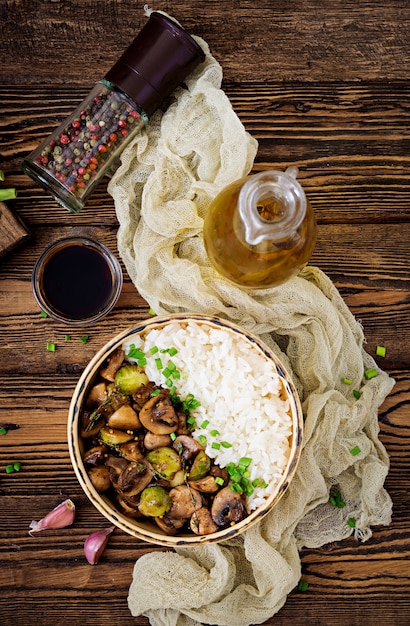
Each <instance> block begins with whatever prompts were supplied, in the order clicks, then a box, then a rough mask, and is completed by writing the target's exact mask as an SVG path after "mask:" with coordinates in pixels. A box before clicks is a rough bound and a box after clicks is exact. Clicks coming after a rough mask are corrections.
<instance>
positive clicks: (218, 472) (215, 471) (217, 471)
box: [209, 465, 229, 487]
mask: <svg viewBox="0 0 410 626" xmlns="http://www.w3.org/2000/svg"><path fill="white" fill-rule="evenodd" d="M209 473H210V474H211V476H214V477H215V478H222V480H223V481H224V484H223V485H221V486H222V487H226V485H227V484H228V483H229V474H228V470H226V469H225V468H224V467H219V465H212V467H211V469H210V470H209Z"/></svg>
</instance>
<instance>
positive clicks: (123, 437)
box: [99, 426, 134, 446]
mask: <svg viewBox="0 0 410 626" xmlns="http://www.w3.org/2000/svg"><path fill="white" fill-rule="evenodd" d="M99 437H100V439H101V441H102V442H104V443H106V444H108V445H109V446H119V445H120V444H122V443H126V442H127V441H131V439H132V438H133V437H134V435H133V434H132V432H129V433H126V432H124V431H123V430H116V429H114V428H109V427H108V426H103V427H102V428H101V429H100V434H99Z"/></svg>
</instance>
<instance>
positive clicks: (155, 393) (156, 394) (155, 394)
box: [151, 389, 161, 398]
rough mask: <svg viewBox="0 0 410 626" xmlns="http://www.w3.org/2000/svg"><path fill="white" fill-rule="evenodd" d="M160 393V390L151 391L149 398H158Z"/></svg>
mask: <svg viewBox="0 0 410 626" xmlns="http://www.w3.org/2000/svg"><path fill="white" fill-rule="evenodd" d="M160 393H161V389H154V390H153V391H151V398H154V397H155V396H159V394H160Z"/></svg>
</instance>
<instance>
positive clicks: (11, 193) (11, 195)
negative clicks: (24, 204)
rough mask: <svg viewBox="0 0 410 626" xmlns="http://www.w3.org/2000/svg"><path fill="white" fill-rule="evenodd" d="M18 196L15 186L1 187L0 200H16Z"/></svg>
mask: <svg viewBox="0 0 410 626" xmlns="http://www.w3.org/2000/svg"><path fill="white" fill-rule="evenodd" d="M16 198H17V191H16V190H15V189H14V187H9V188H8V189H0V202H5V201H6V200H15V199H16Z"/></svg>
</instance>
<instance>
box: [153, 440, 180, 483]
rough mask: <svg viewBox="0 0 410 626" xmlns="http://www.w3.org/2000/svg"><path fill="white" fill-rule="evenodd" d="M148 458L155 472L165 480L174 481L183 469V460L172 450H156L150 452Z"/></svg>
mask: <svg viewBox="0 0 410 626" xmlns="http://www.w3.org/2000/svg"><path fill="white" fill-rule="evenodd" d="M146 458H147V461H149V462H150V463H151V465H152V467H153V470H154V472H155V473H156V474H157V475H158V476H160V477H161V478H165V480H172V478H173V477H174V476H175V474H176V473H177V472H179V470H180V469H181V459H180V458H179V455H178V454H177V453H176V452H175V450H173V449H172V448H156V449H155V450H151V452H148V454H147V457H146Z"/></svg>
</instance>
